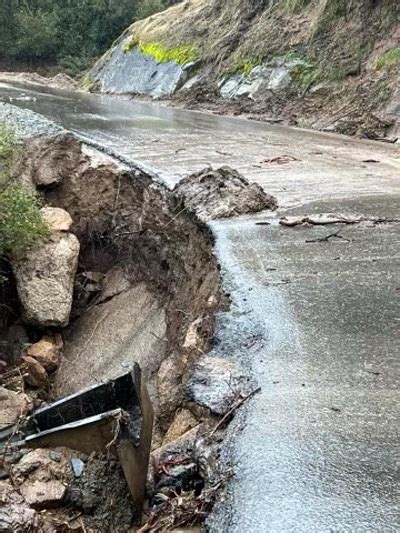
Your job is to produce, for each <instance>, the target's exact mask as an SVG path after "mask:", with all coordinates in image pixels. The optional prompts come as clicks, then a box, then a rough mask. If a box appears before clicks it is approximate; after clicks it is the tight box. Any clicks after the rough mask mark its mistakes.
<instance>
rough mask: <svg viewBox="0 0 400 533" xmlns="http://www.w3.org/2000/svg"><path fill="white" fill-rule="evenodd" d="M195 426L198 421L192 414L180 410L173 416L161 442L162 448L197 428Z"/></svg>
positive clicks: (185, 410) (186, 410)
mask: <svg viewBox="0 0 400 533" xmlns="http://www.w3.org/2000/svg"><path fill="white" fill-rule="evenodd" d="M197 424H198V421H197V420H196V418H195V417H194V416H193V415H192V413H191V412H190V411H189V410H188V409H182V411H179V413H178V414H177V415H176V416H175V418H174V421H173V422H172V424H171V426H170V428H169V430H168V431H167V433H166V435H165V437H164V440H163V446H164V445H166V444H169V443H170V442H173V441H175V440H177V439H179V437H182V435H184V434H185V433H186V432H187V431H189V430H190V429H192V428H194V427H195V426H197Z"/></svg>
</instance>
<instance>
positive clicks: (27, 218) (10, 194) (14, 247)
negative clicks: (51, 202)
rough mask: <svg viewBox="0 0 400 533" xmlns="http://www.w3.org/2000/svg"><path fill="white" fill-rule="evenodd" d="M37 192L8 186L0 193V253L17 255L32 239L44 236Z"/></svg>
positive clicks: (12, 185) (44, 229)
mask: <svg viewBox="0 0 400 533" xmlns="http://www.w3.org/2000/svg"><path fill="white" fill-rule="evenodd" d="M40 207H41V201H40V198H39V196H38V195H37V193H35V192H33V191H31V190H29V189H27V188H24V187H21V186H20V185H16V184H11V185H8V186H7V187H6V188H5V189H4V190H3V191H2V192H0V253H1V254H2V255H3V254H5V255H9V256H12V257H20V256H21V255H23V253H24V252H25V251H26V250H27V248H28V247H29V246H31V245H32V244H33V243H34V242H36V241H38V240H39V239H42V238H44V237H48V236H49V235H50V229H49V227H48V225H47V224H46V223H45V221H44V220H43V218H42V216H41V214H40Z"/></svg>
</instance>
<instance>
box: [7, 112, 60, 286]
mask: <svg viewBox="0 0 400 533" xmlns="http://www.w3.org/2000/svg"><path fill="white" fill-rule="evenodd" d="M18 151H19V147H18V143H17V140H16V138H15V135H14V133H13V132H12V131H10V130H9V129H8V128H7V127H6V125H5V124H4V123H2V122H0V258H1V257H2V256H3V255H8V256H13V257H18V256H21V255H22V254H23V253H24V252H25V251H26V249H27V248H28V247H29V246H30V245H31V244H33V243H34V242H36V241H37V240H39V239H41V238H44V237H47V236H49V235H50V228H49V227H48V225H47V224H46V223H45V222H44V220H43V219H42V217H41V214H40V207H41V201H40V198H39V196H38V195H37V194H36V192H34V191H31V190H30V189H28V188H26V187H22V186H21V185H18V184H16V183H13V182H12V180H11V176H10V173H11V168H12V165H13V163H14V159H15V157H16V155H17V153H18ZM0 281H1V280H0Z"/></svg>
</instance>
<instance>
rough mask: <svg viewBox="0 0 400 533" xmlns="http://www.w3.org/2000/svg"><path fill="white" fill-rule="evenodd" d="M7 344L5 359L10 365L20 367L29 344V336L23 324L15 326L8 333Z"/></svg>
mask: <svg viewBox="0 0 400 533" xmlns="http://www.w3.org/2000/svg"><path fill="white" fill-rule="evenodd" d="M6 342H7V344H6V348H5V354H4V359H5V360H6V361H7V362H8V363H9V364H10V365H13V366H14V365H19V363H20V362H21V357H22V356H23V355H24V353H25V349H26V346H27V345H28V344H29V339H28V334H27V332H26V329H25V327H24V326H23V325H22V324H13V325H12V326H10V327H9V328H8V331H7V341H6Z"/></svg>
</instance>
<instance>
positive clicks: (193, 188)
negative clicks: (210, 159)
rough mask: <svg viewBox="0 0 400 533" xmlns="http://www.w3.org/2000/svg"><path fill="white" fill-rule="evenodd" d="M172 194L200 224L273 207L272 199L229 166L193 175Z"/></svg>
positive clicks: (275, 205)
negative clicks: (198, 219) (191, 212)
mask: <svg viewBox="0 0 400 533" xmlns="http://www.w3.org/2000/svg"><path fill="white" fill-rule="evenodd" d="M174 192H175V194H176V195H177V196H178V197H180V198H181V199H182V201H183V203H184V205H185V206H186V207H187V208H189V209H190V210H192V211H194V212H195V213H196V214H197V216H198V217H199V218H200V219H201V220H202V221H204V222H206V221H208V220H212V219H218V218H227V217H231V216H236V215H241V214H245V213H257V212H259V211H263V210H264V209H275V208H276V207H277V201H276V199H275V198H274V197H273V196H271V195H270V194H267V193H266V192H264V190H263V189H262V187H260V185H258V184H256V183H250V182H249V181H247V180H246V178H244V177H243V176H242V175H241V174H239V173H238V172H237V171H236V170H234V169H232V168H230V167H221V168H220V169H218V170H213V169H212V168H206V169H204V170H201V171H200V172H196V173H195V174H192V175H191V176H188V177H186V178H184V179H183V180H182V181H180V182H179V183H178V184H177V185H176V186H175V188H174Z"/></svg>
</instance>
